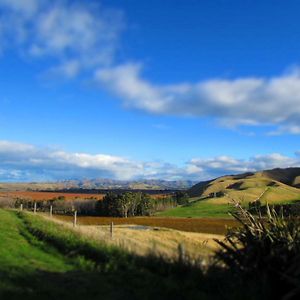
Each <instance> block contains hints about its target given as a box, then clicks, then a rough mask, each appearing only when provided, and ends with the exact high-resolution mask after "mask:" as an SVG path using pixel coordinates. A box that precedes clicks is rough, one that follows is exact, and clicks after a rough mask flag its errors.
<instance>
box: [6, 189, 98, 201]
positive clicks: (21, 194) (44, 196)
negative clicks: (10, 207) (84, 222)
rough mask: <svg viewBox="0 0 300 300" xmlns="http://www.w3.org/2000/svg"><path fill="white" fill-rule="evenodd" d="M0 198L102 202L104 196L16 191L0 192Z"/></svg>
mask: <svg viewBox="0 0 300 300" xmlns="http://www.w3.org/2000/svg"><path fill="white" fill-rule="evenodd" d="M0 196H5V197H12V198H22V199H26V200H34V201H44V200H51V199H53V198H58V197H62V196H63V197H65V200H75V199H90V198H96V199H98V200H102V199H103V197H104V195H103V194H79V193H78V194H75V193H56V192H32V191H14V192H0Z"/></svg>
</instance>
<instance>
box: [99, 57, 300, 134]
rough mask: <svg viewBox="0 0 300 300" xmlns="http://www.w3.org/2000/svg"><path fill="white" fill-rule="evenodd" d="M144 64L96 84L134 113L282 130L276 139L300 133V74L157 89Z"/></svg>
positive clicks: (112, 71) (106, 73)
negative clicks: (190, 117)
mask: <svg viewBox="0 0 300 300" xmlns="http://www.w3.org/2000/svg"><path fill="white" fill-rule="evenodd" d="M141 71H142V65H141V64H134V63H131V64H125V65H121V66H117V67H113V68H107V69H100V70H98V71H97V72H96V73H95V78H96V80H97V81H98V82H99V83H100V84H102V85H104V86H106V87H108V88H109V89H110V90H111V91H112V92H114V93H116V94H117V95H119V96H120V98H121V99H123V101H124V103H125V105H126V106H127V107H133V108H137V109H141V110H145V111H148V112H151V113H155V114H160V115H175V116H193V117H204V116H205V117H213V118H215V119H218V120H219V121H221V122H222V124H225V125H227V126H236V125H277V126H278V130H276V131H275V132H273V133H271V134H280V133H284V132H289V133H292V134H299V133H300V126H299V125H298V124H299V121H300V73H299V72H298V71H297V70H294V71H293V72H291V73H288V74H284V75H282V76H277V77H272V78H256V77H253V78H237V79H233V80H229V79H213V80H207V81H200V82H197V83H180V84H174V85H155V84H153V83H151V82H150V81H147V80H145V79H143V78H142V75H141Z"/></svg>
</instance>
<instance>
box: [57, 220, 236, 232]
mask: <svg viewBox="0 0 300 300" xmlns="http://www.w3.org/2000/svg"><path fill="white" fill-rule="evenodd" d="M55 218H57V219H59V220H62V221H67V222H72V220H73V217H72V216H61V215H56V216H55ZM111 222H113V223H114V224H115V225H144V226H151V227H164V228H171V229H176V230H181V231H187V232H200V233H209V234H222V235H223V234H225V233H226V227H234V226H237V222H236V221H234V220H231V219H216V218H172V217H165V218H161V217H135V218H109V217H87V216H79V217H78V224H79V225H94V226H95V225H109V224H110V223H111Z"/></svg>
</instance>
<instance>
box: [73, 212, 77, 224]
mask: <svg viewBox="0 0 300 300" xmlns="http://www.w3.org/2000/svg"><path fill="white" fill-rule="evenodd" d="M76 225H77V210H75V211H74V220H73V227H76Z"/></svg>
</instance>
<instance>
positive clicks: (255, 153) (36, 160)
mask: <svg viewBox="0 0 300 300" xmlns="http://www.w3.org/2000/svg"><path fill="white" fill-rule="evenodd" d="M299 10H300V3H299V1H292V0H288V1H276V0H275V1H267V0H266V1H254V0H252V1H250V0H249V1H233V0H232V1H230V0H227V1H225V0H222V1H221V0H213V1H196V0H188V1H186V0H185V1H184V0H176V1H175V0H164V1H159V0H152V1H140V0H124V1H117V0H110V1H108V0H102V1H67V0H66V1H64V0H61V1H60V0H58V1H50V0H43V1H38V0H26V1H25V0H24V1H23V0H0V180H2V181H24V180H25V181H31V180H61V179H71V178H95V177H105V178H106V177H109V178H118V179H138V178H160V179H193V180H203V179H207V178H211V177H214V176H219V175H223V174H228V173H230V174H231V173H239V172H244V171H255V170H260V169H265V168H273V167H289V166H299V165H300V155H299V152H298V151H299V150H300V139H299V134H300V124H299V121H300V105H299V104H300V69H299V61H300V57H299V53H300V20H299V17H298V12H299Z"/></svg>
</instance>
